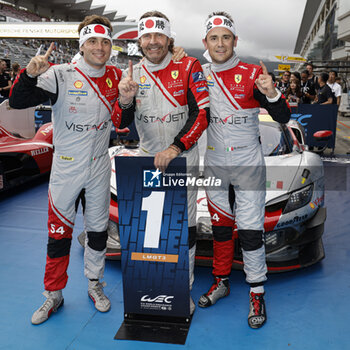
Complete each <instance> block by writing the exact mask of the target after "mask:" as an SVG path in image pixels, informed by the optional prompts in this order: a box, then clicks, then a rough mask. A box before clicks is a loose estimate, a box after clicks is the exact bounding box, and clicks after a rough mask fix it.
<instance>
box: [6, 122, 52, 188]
mask: <svg viewBox="0 0 350 350" xmlns="http://www.w3.org/2000/svg"><path fill="white" fill-rule="evenodd" d="M52 152H53V145H52V124H51V123H47V124H44V125H43V126H42V127H41V128H40V129H39V130H38V131H37V133H36V134H35V136H34V137H33V138H22V137H20V136H15V135H14V134H12V133H10V132H9V131H7V130H6V129H5V128H4V127H2V126H0V192H2V191H5V190H7V189H9V188H12V187H14V186H18V185H20V184H22V183H24V182H26V181H28V180H30V179H32V178H34V177H37V176H39V175H42V174H45V173H47V172H49V171H50V169H51V163H52Z"/></svg>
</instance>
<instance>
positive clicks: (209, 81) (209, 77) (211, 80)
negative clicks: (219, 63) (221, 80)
mask: <svg viewBox="0 0 350 350" xmlns="http://www.w3.org/2000/svg"><path fill="white" fill-rule="evenodd" d="M207 84H208V86H213V85H214V81H213V78H212V76H211V75H210V74H209V75H208V76H207Z"/></svg>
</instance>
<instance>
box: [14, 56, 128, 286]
mask: <svg viewBox="0 0 350 350" xmlns="http://www.w3.org/2000/svg"><path fill="white" fill-rule="evenodd" d="M121 75H122V72H121V70H119V69H117V68H115V67H113V66H105V67H103V68H101V69H100V70H96V69H93V68H92V67H91V66H89V65H88V64H86V63H85V61H84V59H81V60H79V61H78V62H77V63H75V64H63V65H54V66H51V67H50V68H49V70H47V71H46V72H45V73H43V74H42V75H40V76H39V77H38V78H30V77H28V75H27V74H26V72H25V71H23V72H22V74H21V75H20V77H19V79H18V81H17V82H16V83H15V84H14V86H13V88H12V92H11V97H10V105H11V107H13V108H19V109H20V108H27V107H29V106H36V105H38V104H40V103H43V102H45V101H48V100H49V99H50V100H51V104H52V122H53V144H54V154H53V163H52V170H51V176H50V184H49V219H48V230H49V240H48V245H47V260H46V271H45V278H44V284H45V289H46V290H48V291H55V290H60V289H63V288H64V287H65V285H66V283H67V279H68V276H67V267H68V263H69V252H70V246H71V241H72V232H73V226H74V220H75V215H76V201H77V199H78V198H79V196H81V195H82V194H83V204H84V203H85V205H83V207H84V224H85V231H86V233H87V235H86V236H87V239H86V247H85V253H84V266H85V268H84V272H85V275H86V276H87V277H88V278H89V279H100V278H102V277H103V272H104V264H105V251H106V241H107V231H106V230H107V225H108V216H109V210H108V208H109V201H110V174H111V163H110V159H109V155H108V145H109V139H110V132H111V126H112V121H111V112H112V110H113V107H114V105H115V104H116V100H117V97H118V83H119V81H120V78H121ZM116 105H118V103H117V104H116ZM116 108H117V107H116Z"/></svg>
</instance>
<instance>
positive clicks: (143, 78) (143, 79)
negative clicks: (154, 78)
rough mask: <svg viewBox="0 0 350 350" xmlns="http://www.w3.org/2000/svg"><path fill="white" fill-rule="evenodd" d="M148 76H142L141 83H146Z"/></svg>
mask: <svg viewBox="0 0 350 350" xmlns="http://www.w3.org/2000/svg"><path fill="white" fill-rule="evenodd" d="M146 79H147V78H146V77H145V76H144V75H143V76H142V77H141V78H140V82H141V84H144V82H145V81H146Z"/></svg>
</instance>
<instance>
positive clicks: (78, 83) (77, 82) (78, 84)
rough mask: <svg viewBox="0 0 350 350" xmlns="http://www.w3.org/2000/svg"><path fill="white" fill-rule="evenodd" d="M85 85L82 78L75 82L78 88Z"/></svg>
mask: <svg viewBox="0 0 350 350" xmlns="http://www.w3.org/2000/svg"><path fill="white" fill-rule="evenodd" d="M83 85H84V84H83V82H82V81H80V80H77V81H75V82H74V86H75V88H76V89H81V88H82V87H83Z"/></svg>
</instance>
